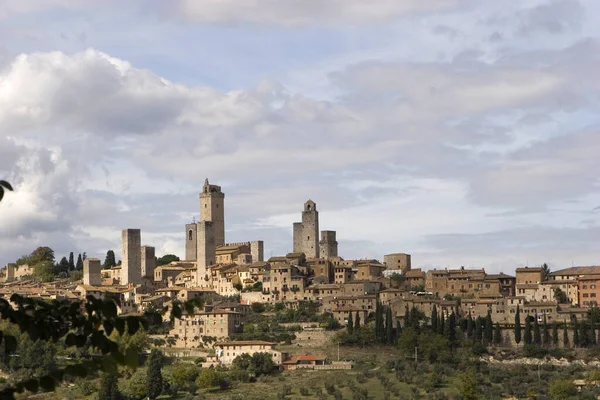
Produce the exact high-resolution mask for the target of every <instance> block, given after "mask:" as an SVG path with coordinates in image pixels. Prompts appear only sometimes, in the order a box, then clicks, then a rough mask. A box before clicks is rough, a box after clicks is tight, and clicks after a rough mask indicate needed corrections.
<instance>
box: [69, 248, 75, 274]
mask: <svg viewBox="0 0 600 400" xmlns="http://www.w3.org/2000/svg"><path fill="white" fill-rule="evenodd" d="M73 270H75V259H74V257H73V252H70V253H69V271H73Z"/></svg>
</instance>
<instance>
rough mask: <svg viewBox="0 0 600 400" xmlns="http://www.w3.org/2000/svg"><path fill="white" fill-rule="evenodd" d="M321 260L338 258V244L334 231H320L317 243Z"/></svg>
mask: <svg viewBox="0 0 600 400" xmlns="http://www.w3.org/2000/svg"><path fill="white" fill-rule="evenodd" d="M319 248H320V253H321V258H325V259H329V258H333V257H337V256H338V242H337V239H336V232H335V231H321V241H320V242H319Z"/></svg>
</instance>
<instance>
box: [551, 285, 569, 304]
mask: <svg viewBox="0 0 600 400" xmlns="http://www.w3.org/2000/svg"><path fill="white" fill-rule="evenodd" d="M554 300H556V301H557V302H558V303H559V304H567V303H569V298H568V297H567V294H566V293H565V292H563V291H562V290H561V288H559V287H556V288H554Z"/></svg>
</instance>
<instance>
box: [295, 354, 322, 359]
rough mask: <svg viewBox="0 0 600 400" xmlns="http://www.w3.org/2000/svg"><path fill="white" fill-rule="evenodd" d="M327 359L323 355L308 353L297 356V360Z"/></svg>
mask: <svg viewBox="0 0 600 400" xmlns="http://www.w3.org/2000/svg"><path fill="white" fill-rule="evenodd" d="M326 359H327V357H326V356H324V355H310V354H306V355H304V356H298V361H325V360H326Z"/></svg>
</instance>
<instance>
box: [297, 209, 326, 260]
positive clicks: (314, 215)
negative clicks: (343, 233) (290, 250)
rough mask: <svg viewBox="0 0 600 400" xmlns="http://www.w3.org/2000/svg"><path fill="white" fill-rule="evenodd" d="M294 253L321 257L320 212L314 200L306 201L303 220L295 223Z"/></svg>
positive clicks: (308, 256)
mask: <svg viewBox="0 0 600 400" xmlns="http://www.w3.org/2000/svg"><path fill="white" fill-rule="evenodd" d="M294 253H304V254H305V255H306V258H319V256H320V251H319V212H318V211H317V205H316V204H315V202H314V201H312V200H308V201H307V202H306V203H304V210H303V211H302V222H295V223H294Z"/></svg>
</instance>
